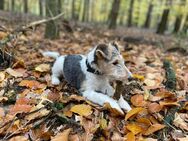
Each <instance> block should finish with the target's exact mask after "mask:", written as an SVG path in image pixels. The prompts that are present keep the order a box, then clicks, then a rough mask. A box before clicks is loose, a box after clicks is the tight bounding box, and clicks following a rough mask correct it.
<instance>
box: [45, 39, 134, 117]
mask: <svg viewBox="0 0 188 141" xmlns="http://www.w3.org/2000/svg"><path fill="white" fill-rule="evenodd" d="M43 55H44V56H49V57H54V58H56V61H55V63H54V65H53V67H52V84H53V85H59V84H60V80H59V78H60V77H61V76H63V77H64V78H65V80H66V81H67V82H68V83H69V84H70V85H72V86H73V87H75V88H76V89H78V91H79V92H80V94H81V95H83V96H84V97H85V98H87V99H88V100H90V101H92V102H94V103H96V104H99V105H101V106H103V105H104V103H109V104H110V105H111V107H112V108H116V109H117V110H118V111H119V112H121V113H122V114H124V113H123V111H122V109H124V110H127V111H129V110H131V107H130V105H129V104H128V103H127V102H126V101H125V100H124V99H123V97H122V96H121V97H120V99H119V100H118V101H116V100H114V99H113V98H111V97H112V96H113V95H114V92H115V90H114V88H113V87H112V86H111V85H110V82H113V81H116V80H125V79H126V78H128V77H131V76H132V74H131V72H130V71H129V70H128V68H127V67H126V66H125V65H124V59H123V57H122V55H121V54H120V51H119V49H118V45H117V44H116V43H109V44H99V45H97V46H96V47H95V48H94V49H93V50H92V51H90V52H89V53H88V54H87V55H86V56H84V55H65V56H59V54H58V53H56V52H44V53H43Z"/></svg>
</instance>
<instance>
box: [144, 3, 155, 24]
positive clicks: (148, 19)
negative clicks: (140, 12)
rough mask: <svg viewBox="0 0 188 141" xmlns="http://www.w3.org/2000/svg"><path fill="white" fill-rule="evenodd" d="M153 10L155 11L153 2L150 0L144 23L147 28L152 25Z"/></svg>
mask: <svg viewBox="0 0 188 141" xmlns="http://www.w3.org/2000/svg"><path fill="white" fill-rule="evenodd" d="M152 11H153V3H152V1H150V3H149V7H148V12H147V17H146V21H145V23H144V27H145V28H149V27H150V23H151V15H152Z"/></svg>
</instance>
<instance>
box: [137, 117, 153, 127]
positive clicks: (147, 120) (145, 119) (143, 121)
mask: <svg viewBox="0 0 188 141" xmlns="http://www.w3.org/2000/svg"><path fill="white" fill-rule="evenodd" d="M136 121H137V122H139V123H143V124H146V125H148V126H150V125H151V121H150V120H149V119H148V118H138V119H137V120H136Z"/></svg>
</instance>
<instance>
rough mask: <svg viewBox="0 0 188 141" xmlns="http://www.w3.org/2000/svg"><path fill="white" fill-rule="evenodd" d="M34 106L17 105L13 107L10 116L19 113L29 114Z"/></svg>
mask: <svg viewBox="0 0 188 141" xmlns="http://www.w3.org/2000/svg"><path fill="white" fill-rule="evenodd" d="M31 108H32V106H30V105H26V104H24V105H19V104H16V105H14V106H12V107H11V108H10V110H9V112H10V114H17V113H28V112H30V110H31Z"/></svg>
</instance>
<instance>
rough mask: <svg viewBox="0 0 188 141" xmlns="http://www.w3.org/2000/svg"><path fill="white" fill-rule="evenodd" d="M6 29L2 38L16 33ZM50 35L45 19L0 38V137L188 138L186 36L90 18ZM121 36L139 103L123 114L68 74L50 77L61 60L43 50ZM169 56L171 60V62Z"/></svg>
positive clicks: (71, 49) (130, 86) (130, 87)
mask: <svg viewBox="0 0 188 141" xmlns="http://www.w3.org/2000/svg"><path fill="white" fill-rule="evenodd" d="M6 26H7V27H8V28H7V29H10V28H11V26H8V25H7V24H6ZM12 28H15V27H12ZM5 30H6V29H3V30H2V31H0V40H1V41H5V40H6V39H7V38H9V37H10V36H9V35H10V34H11V33H10V32H9V31H5ZM43 35H44V26H40V27H38V28H36V29H35V30H33V31H31V30H29V31H27V32H26V34H20V35H19V36H17V37H15V38H14V39H11V40H10V41H7V42H6V44H4V46H1V56H2V54H3V53H4V54H3V55H5V57H4V58H3V59H5V60H6V61H5V63H1V66H0V67H1V71H0V88H1V89H0V139H2V140H8V139H10V140H11V141H14V140H20V141H25V140H50V139H51V140H54V141H62V140H63V141H68V140H70V141H79V140H81V141H82V140H84V141H90V140H93V141H94V140H96V141H98V140H101V141H106V140H109V141H110V140H112V141H123V140H128V141H135V140H138V141H155V140H178V141H186V140H188V115H187V110H188V53H187V50H186V49H187V48H186V46H187V41H186V40H179V39H177V38H175V37H173V36H168V37H167V36H159V35H156V34H153V33H151V32H146V31H144V30H138V29H134V28H132V29H126V28H122V27H121V28H118V29H116V30H107V29H101V28H100V27H99V28H96V27H91V26H85V25H79V26H78V25H77V26H74V32H73V33H68V32H66V31H65V30H63V28H61V37H60V39H57V40H53V41H52V40H48V39H44V38H43ZM114 40H118V43H119V44H120V45H121V48H120V49H121V52H122V55H123V57H124V59H125V62H126V65H127V66H128V68H129V69H130V70H131V72H132V73H133V74H134V78H135V80H132V81H130V82H127V83H126V84H125V85H124V90H123V94H124V96H125V98H126V99H127V101H128V102H129V103H130V105H131V107H132V108H133V109H132V110H131V111H130V112H128V113H125V115H120V114H119V113H118V112H117V111H116V110H114V109H112V108H110V107H109V106H108V105H105V106H104V107H101V106H99V105H96V104H94V103H91V102H90V101H87V100H85V99H84V98H83V97H81V96H78V95H77V91H76V90H75V89H74V88H72V87H70V86H69V85H68V84H67V83H66V82H65V81H64V80H62V84H61V85H60V86H53V85H52V84H51V77H50V74H51V70H50V68H51V66H52V64H53V61H54V60H53V59H51V58H46V57H43V56H42V55H41V52H42V51H46V50H49V51H58V52H60V53H61V54H77V53H79V54H86V53H87V52H88V51H89V50H90V49H91V48H92V47H94V46H95V45H97V44H98V43H101V42H110V41H114ZM10 52H13V53H14V59H12V57H10V56H9V54H7V53H10ZM164 60H167V62H168V63H169V64H170V65H171V66H170V67H169V66H164ZM7 66H9V67H8V68H7ZM174 73H175V75H174ZM169 74H170V77H168V76H169ZM174 82H175V83H174ZM171 86H173V87H171Z"/></svg>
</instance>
